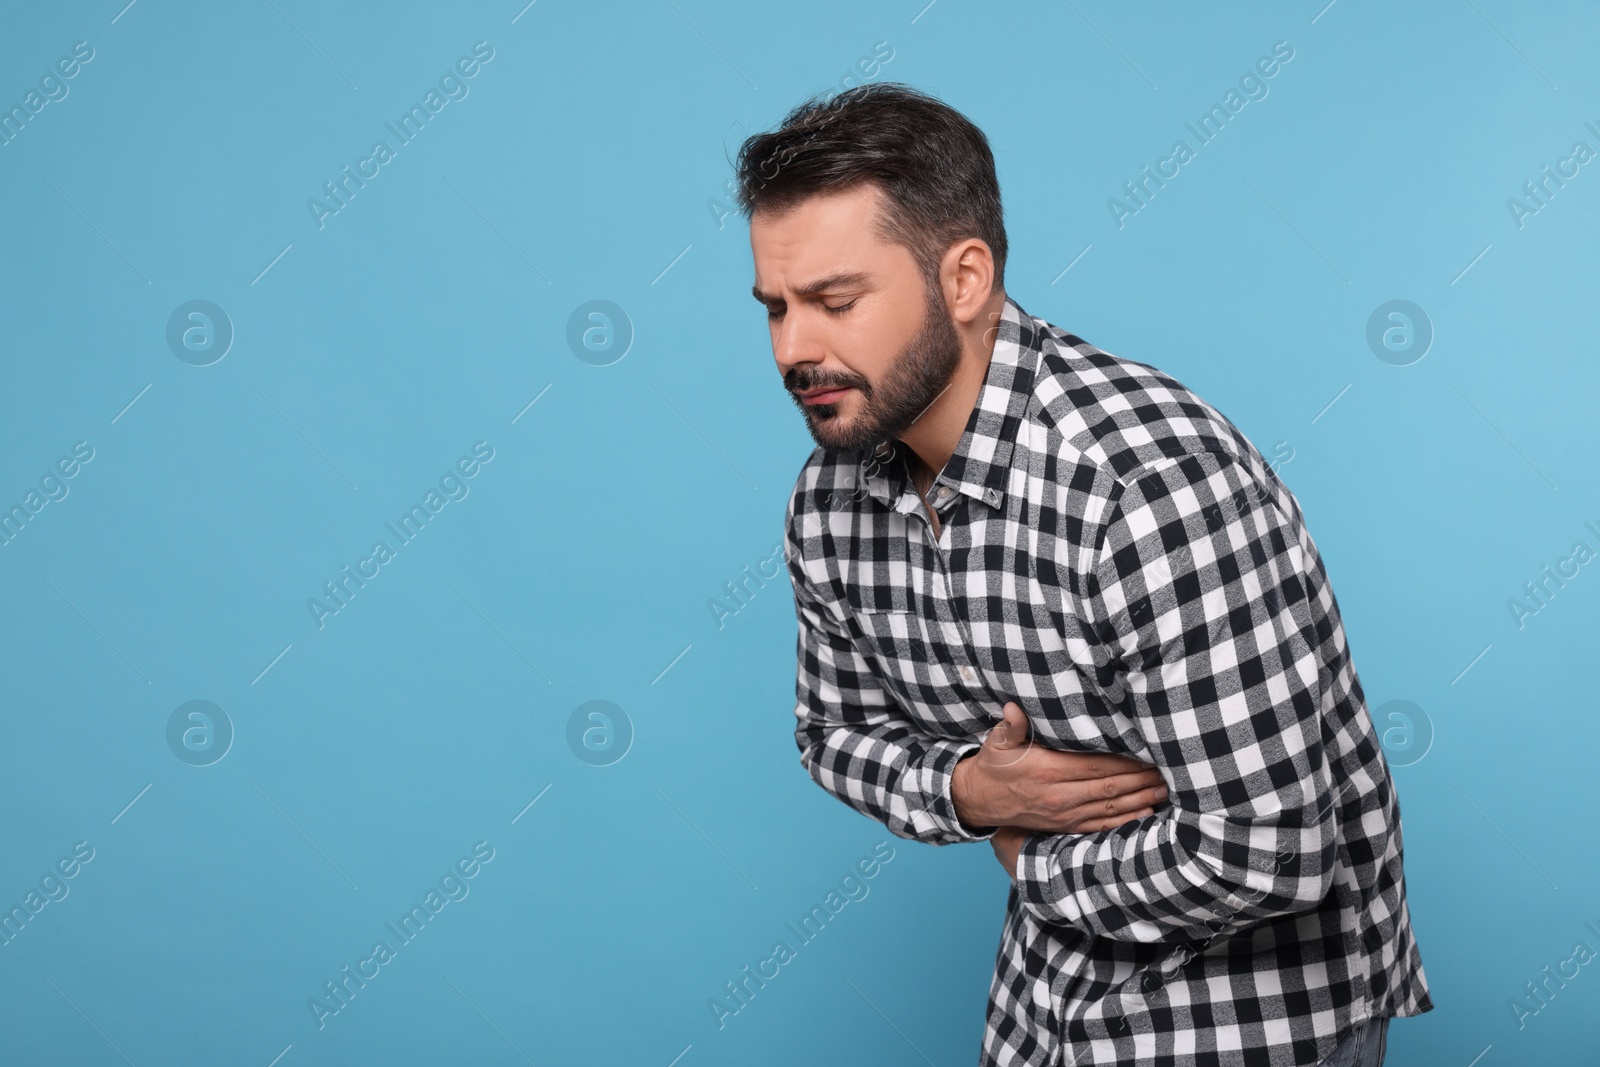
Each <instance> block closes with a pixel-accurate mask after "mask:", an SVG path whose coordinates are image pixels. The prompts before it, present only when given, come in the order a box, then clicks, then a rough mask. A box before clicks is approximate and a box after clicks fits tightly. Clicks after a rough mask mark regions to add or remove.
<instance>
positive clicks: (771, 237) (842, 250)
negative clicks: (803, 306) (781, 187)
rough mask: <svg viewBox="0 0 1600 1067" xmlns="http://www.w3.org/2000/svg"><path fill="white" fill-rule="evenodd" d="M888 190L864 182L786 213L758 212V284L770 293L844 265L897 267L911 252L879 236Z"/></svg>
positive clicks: (754, 240)
mask: <svg viewBox="0 0 1600 1067" xmlns="http://www.w3.org/2000/svg"><path fill="white" fill-rule="evenodd" d="M882 199H883V194H882V193H881V192H880V191H879V190H878V188H877V187H876V186H873V185H868V184H862V185H856V186H852V187H851V188H849V189H843V190H839V191H836V192H827V193H818V194H816V195H814V196H809V197H806V198H805V199H804V200H802V201H800V202H799V203H797V204H795V205H793V206H792V207H789V208H787V209H786V210H783V211H781V212H771V211H758V212H756V213H755V214H754V215H753V216H752V217H751V219H750V250H751V253H752V255H753V258H754V260H755V268H756V284H757V285H758V286H759V287H761V288H762V289H765V290H767V291H769V292H770V291H772V289H773V288H774V287H775V286H778V285H783V284H787V283H789V282H797V281H803V280H805V279H807V278H810V277H813V276H817V275H821V274H826V273H831V272H833V271H836V270H839V269H841V268H855V269H861V270H872V269H874V268H876V269H879V270H888V269H892V267H893V266H898V265H900V264H896V263H895V258H896V257H895V253H896V252H897V251H898V252H900V253H901V254H903V255H905V257H906V259H907V261H908V262H909V254H907V253H906V252H905V249H903V248H901V247H900V246H899V245H896V244H893V243H891V242H888V241H885V240H884V239H883V238H882V237H880V236H878V234H877V232H876V230H875V228H874V222H875V220H876V219H877V217H878V213H879V211H880V210H881V207H882Z"/></svg>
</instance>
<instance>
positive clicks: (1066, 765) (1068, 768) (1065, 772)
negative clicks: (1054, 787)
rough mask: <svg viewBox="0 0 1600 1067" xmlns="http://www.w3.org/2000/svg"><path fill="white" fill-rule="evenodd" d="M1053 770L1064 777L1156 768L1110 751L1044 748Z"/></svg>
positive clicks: (1142, 770)
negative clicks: (1063, 750) (1062, 750)
mask: <svg viewBox="0 0 1600 1067" xmlns="http://www.w3.org/2000/svg"><path fill="white" fill-rule="evenodd" d="M1044 751H1045V752H1046V753H1047V755H1048V758H1049V761H1050V763H1051V764H1052V768H1051V769H1052V771H1053V773H1056V774H1058V775H1060V777H1061V778H1063V779H1092V778H1105V777H1108V776H1110V775H1118V774H1135V773H1148V772H1151V771H1153V770H1154V769H1155V768H1154V767H1152V766H1151V765H1150V764H1148V763H1141V762H1139V761H1138V760H1136V759H1132V758H1130V757H1128V756H1117V755H1113V754H1112V753H1110V752H1058V751H1055V750H1053V749H1046V750H1044Z"/></svg>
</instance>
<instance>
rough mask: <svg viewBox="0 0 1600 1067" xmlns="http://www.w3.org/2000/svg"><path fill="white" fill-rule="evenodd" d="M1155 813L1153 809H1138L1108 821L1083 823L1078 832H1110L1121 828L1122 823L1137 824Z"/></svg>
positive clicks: (1095, 820)
mask: <svg viewBox="0 0 1600 1067" xmlns="http://www.w3.org/2000/svg"><path fill="white" fill-rule="evenodd" d="M1155 813H1156V812H1155V809H1154V808H1138V809H1136V810H1134V811H1130V812H1128V813H1127V814H1126V815H1118V816H1115V817H1113V818H1109V819H1094V820H1091V821H1090V822H1088V823H1085V824H1084V826H1083V829H1082V830H1081V831H1080V832H1082V833H1097V832H1099V831H1101V830H1111V829H1114V828H1116V827H1118V826H1122V825H1123V824H1124V823H1129V822H1137V821H1138V820H1140V819H1142V818H1144V817H1145V816H1147V815H1154V814H1155Z"/></svg>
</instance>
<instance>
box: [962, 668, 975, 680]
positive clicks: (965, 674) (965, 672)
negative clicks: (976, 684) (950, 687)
mask: <svg viewBox="0 0 1600 1067" xmlns="http://www.w3.org/2000/svg"><path fill="white" fill-rule="evenodd" d="M974 677H976V674H975V672H974V671H973V669H972V668H971V667H962V668H961V679H962V681H966V682H970V681H972V679H973V678H974Z"/></svg>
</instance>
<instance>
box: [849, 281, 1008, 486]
mask: <svg viewBox="0 0 1600 1067" xmlns="http://www.w3.org/2000/svg"><path fill="white" fill-rule="evenodd" d="M996 331H997V332H996V334H995V341H994V352H993V354H992V355H991V356H990V358H989V369H988V372H987V373H986V374H985V376H984V380H983V388H982V389H980V390H979V391H978V399H977V402H976V403H975V404H973V407H972V413H971V414H970V415H969V416H968V417H967V425H966V429H964V430H963V431H962V433H961V440H960V441H959V442H957V444H956V449H955V451H954V452H952V453H951V454H950V459H949V461H948V462H946V463H945V465H944V469H943V470H941V471H940V472H939V475H938V477H936V478H935V479H934V480H933V485H932V486H931V487H930V488H929V492H930V493H933V494H936V493H937V492H938V487H939V486H949V487H950V488H951V489H952V490H954V491H956V492H960V493H965V494H966V495H967V496H969V497H972V498H973V499H974V500H981V501H983V502H984V503H985V504H987V505H989V506H990V507H991V508H998V507H1000V502H1001V500H1002V498H1003V497H1004V495H1005V491H1006V485H1007V482H1008V481H1009V477H1008V475H1009V472H1010V469H1011V454H1012V451H1013V449H1014V447H1015V445H1016V440H1017V431H1018V429H1019V427H1020V425H1021V422H1022V419H1023V417H1024V416H1025V415H1026V414H1027V411H1028V405H1029V402H1030V401H1031V400H1032V398H1033V382H1034V373H1035V370H1036V368H1037V367H1038V362H1039V347H1040V328H1039V326H1038V325H1037V324H1036V323H1035V322H1034V320H1033V318H1032V317H1031V316H1030V315H1029V314H1028V313H1027V312H1026V311H1024V310H1022V307H1021V306H1020V305H1019V304H1018V303H1017V302H1016V301H1015V300H1013V299H1012V298H1011V297H1009V296H1007V297H1006V299H1005V304H1004V306H1003V307H1002V309H1001V312H1000V322H999V325H998V326H997V327H996ZM909 451H910V449H909V448H908V446H907V445H906V444H905V443H904V442H903V441H900V440H898V439H897V440H893V441H886V442H884V443H883V444H880V445H879V446H878V447H877V450H876V451H874V452H872V453H869V454H867V455H865V456H864V457H863V461H862V474H863V477H864V478H865V480H866V487H867V492H868V493H869V494H871V495H872V496H873V497H874V498H875V499H876V500H878V501H879V502H880V503H883V504H885V505H888V506H890V507H894V506H895V501H896V500H897V499H898V498H899V497H900V496H901V495H902V494H903V493H905V492H906V487H907V479H906V477H905V470H906V466H905V463H904V462H903V458H904V457H905V456H906V455H907V454H908V453H909ZM931 499H932V498H931V497H930V500H931ZM914 505H915V502H914V501H912V502H911V506H914ZM937 506H938V505H937V503H936V504H935V507H937Z"/></svg>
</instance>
